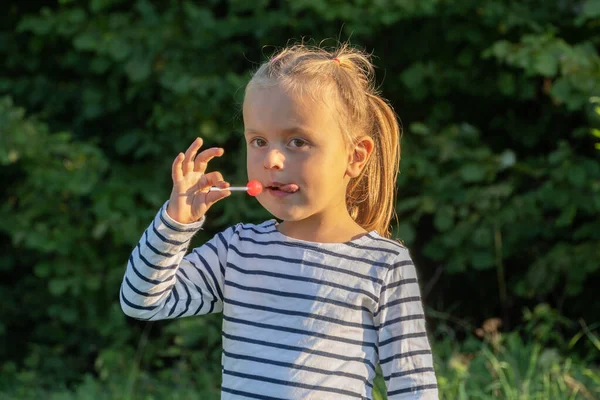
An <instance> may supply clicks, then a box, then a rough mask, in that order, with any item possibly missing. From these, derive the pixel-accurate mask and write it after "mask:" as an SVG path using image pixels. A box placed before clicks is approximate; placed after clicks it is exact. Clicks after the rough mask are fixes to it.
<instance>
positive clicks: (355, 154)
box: [346, 136, 375, 178]
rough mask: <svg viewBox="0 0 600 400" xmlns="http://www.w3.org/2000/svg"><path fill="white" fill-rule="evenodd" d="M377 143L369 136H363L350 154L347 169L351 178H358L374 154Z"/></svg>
mask: <svg viewBox="0 0 600 400" xmlns="http://www.w3.org/2000/svg"><path fill="white" fill-rule="evenodd" d="M374 147H375V143H374V142H373V139H371V137H369V136H361V137H360V138H359V139H358V141H357V142H356V145H354V148H353V149H352V151H351V152H350V155H349V157H348V158H349V159H348V167H347V168H346V175H348V176H349V177H350V178H356V177H357V176H358V175H360V173H361V172H362V170H363V168H364V167H365V165H366V163H367V161H369V157H370V156H371V154H372V153H373V148H374Z"/></svg>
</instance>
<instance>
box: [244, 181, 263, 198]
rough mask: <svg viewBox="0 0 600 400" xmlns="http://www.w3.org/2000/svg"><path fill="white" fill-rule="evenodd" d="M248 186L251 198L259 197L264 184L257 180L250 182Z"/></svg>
mask: <svg viewBox="0 0 600 400" xmlns="http://www.w3.org/2000/svg"><path fill="white" fill-rule="evenodd" d="M246 186H247V187H248V194H249V195H250V196H258V195H259V194H261V192H262V190H263V186H262V184H261V183H260V182H259V181H257V180H256V179H253V180H251V181H250V182H248V185H246Z"/></svg>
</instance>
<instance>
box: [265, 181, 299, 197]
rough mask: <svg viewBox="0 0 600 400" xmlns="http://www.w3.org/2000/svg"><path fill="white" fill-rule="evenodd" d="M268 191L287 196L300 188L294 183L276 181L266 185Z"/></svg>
mask: <svg viewBox="0 0 600 400" xmlns="http://www.w3.org/2000/svg"><path fill="white" fill-rule="evenodd" d="M266 189H267V191H269V192H270V193H272V194H275V195H277V196H287V195H290V194H294V193H296V192H297V191H298V190H300V188H299V187H298V185H296V184H294V183H288V184H279V183H274V184H271V185H268V186H267V187H266Z"/></svg>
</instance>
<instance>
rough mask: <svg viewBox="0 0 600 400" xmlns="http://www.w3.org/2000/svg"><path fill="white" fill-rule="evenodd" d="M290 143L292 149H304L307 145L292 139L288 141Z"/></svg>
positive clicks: (302, 141) (300, 140)
mask: <svg viewBox="0 0 600 400" xmlns="http://www.w3.org/2000/svg"><path fill="white" fill-rule="evenodd" d="M290 143H291V144H292V147H295V148H300V147H304V146H306V145H307V143H306V141H304V140H302V139H292V140H291V141H290Z"/></svg>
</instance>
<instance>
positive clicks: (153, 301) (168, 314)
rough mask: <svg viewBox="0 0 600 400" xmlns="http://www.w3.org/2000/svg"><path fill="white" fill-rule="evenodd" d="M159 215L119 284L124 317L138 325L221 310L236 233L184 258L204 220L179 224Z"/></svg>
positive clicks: (227, 233) (225, 233)
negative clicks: (131, 319)
mask: <svg viewBox="0 0 600 400" xmlns="http://www.w3.org/2000/svg"><path fill="white" fill-rule="evenodd" d="M167 204H168V202H167V203H165V204H164V205H163V207H162V208H161V209H160V211H159V212H158V214H157V215H156V217H155V218H154V220H153V221H152V223H151V224H150V226H149V227H148V228H147V229H146V231H145V232H144V234H143V235H142V238H141V239H140V241H139V243H138V244H137V246H136V247H135V249H134V250H133V252H132V253H131V255H130V257H129V261H128V263H127V269H126V271H125V276H124V277H123V282H122V283H121V290H120V302H121V308H122V310H123V312H124V313H125V314H126V315H128V316H130V317H132V318H136V319H142V320H149V321H150V320H159V319H168V318H179V317H188V316H192V315H199V314H209V313H216V312H221V311H222V310H223V281H224V276H225V265H226V260H227V247H228V243H229V241H230V240H231V237H232V236H233V232H234V231H235V227H230V228H228V229H227V230H225V231H223V232H220V233H218V234H217V235H215V236H214V237H213V238H212V239H210V240H209V241H208V242H206V243H204V244H203V245H202V246H201V247H198V248H195V249H193V250H192V251H191V252H190V253H189V254H187V255H186V253H187V250H188V247H189V244H190V240H191V239H192V237H193V236H194V234H196V233H197V232H198V231H199V230H200V229H201V227H202V225H203V223H204V218H203V219H202V220H200V221H199V222H195V223H192V224H181V223H179V222H177V221H175V220H173V219H172V218H171V217H169V215H168V214H167V212H166V209H167Z"/></svg>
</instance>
